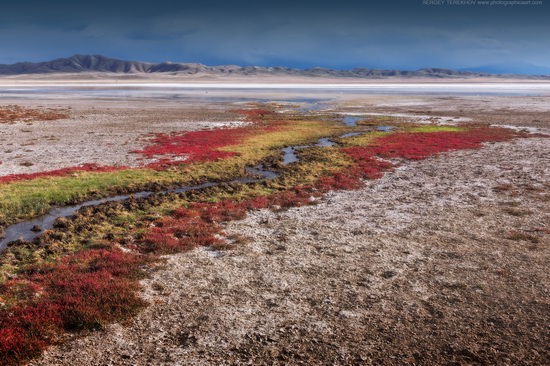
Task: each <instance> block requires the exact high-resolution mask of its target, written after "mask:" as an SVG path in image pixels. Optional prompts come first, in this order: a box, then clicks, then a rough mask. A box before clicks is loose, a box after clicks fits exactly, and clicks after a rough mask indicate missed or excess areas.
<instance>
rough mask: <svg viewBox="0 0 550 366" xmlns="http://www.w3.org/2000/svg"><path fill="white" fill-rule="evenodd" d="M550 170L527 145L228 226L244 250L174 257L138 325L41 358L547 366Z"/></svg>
mask: <svg viewBox="0 0 550 366" xmlns="http://www.w3.org/2000/svg"><path fill="white" fill-rule="evenodd" d="M549 167H550V144H549V143H548V140H546V139H525V140H518V141H513V142H509V143H501V144H492V145H487V146H485V147H484V148H483V149H481V150H472V151H459V152H453V153H449V154H447V155H446V156H441V157H437V158H432V159H428V160H424V161H420V162H415V163H406V164H404V165H403V166H402V167H401V168H399V169H397V170H396V171H395V172H394V173H390V174H387V175H386V176H385V177H384V178H382V179H380V180H377V181H373V182H370V183H369V184H368V185H367V186H366V187H365V188H364V189H361V190H359V191H351V192H337V193H333V194H330V195H329V196H328V197H327V198H326V199H325V200H324V201H323V202H322V203H320V204H319V205H317V206H313V207H302V208H297V209H291V210H289V211H287V212H283V213H273V212H269V211H259V212H256V213H254V214H251V215H250V216H249V218H247V219H246V220H244V221H241V222H233V223H231V224H230V225H228V227H227V232H228V233H239V234H241V235H246V236H248V237H250V240H251V241H250V243H249V244H247V245H244V246H242V247H239V248H238V249H236V250H234V251H228V252H223V253H220V252H212V251H208V250H204V249H201V250H195V251H193V252H191V253H186V254H181V255H176V256H172V257H169V258H168V259H167V263H166V265H165V266H162V267H160V268H158V270H157V271H156V272H154V273H153V274H152V277H151V279H149V280H146V281H144V282H143V286H144V292H143V296H144V297H145V298H147V299H148V300H149V301H151V303H152V305H151V306H150V307H149V308H147V309H146V310H145V311H144V312H143V313H141V314H140V315H139V316H138V317H136V318H135V319H132V320H130V321H129V322H128V323H127V324H115V325H112V326H109V328H108V329H107V330H106V331H103V332H97V333H92V334H89V335H88V336H86V337H83V338H79V339H74V340H73V341H71V342H69V343H67V344H65V345H62V346H59V347H54V348H52V349H51V350H49V351H47V352H46V354H45V355H44V356H43V357H42V358H41V359H40V360H38V361H36V362H34V363H33V365H74V364H89V365H148V364H156V365H188V364H189V365H210V364H411V363H417V364H477V363H480V364H487V363H489V364H534V365H535V364H538V365H540V364H545V363H547V362H548V360H549V359H550V349H549V347H548V344H550V330H549V328H548V324H549V322H550V293H549V292H548V289H549V286H550V275H549V273H548V264H549V260H550V235H549V234H548V229H549V227H548V223H549V222H550V185H549V182H550V180H549V178H550V169H549ZM544 230H546V231H544ZM514 234H515V236H514ZM514 239H515V240H514Z"/></svg>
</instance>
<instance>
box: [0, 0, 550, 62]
mask: <svg viewBox="0 0 550 366" xmlns="http://www.w3.org/2000/svg"><path fill="white" fill-rule="evenodd" d="M549 14H550V6H549V5H548V3H546V2H545V1H544V0H542V1H540V0H537V1H493V0H490V1H479V0H471V1H455V0H445V1H438V0H436V1H432V0H418V1H404V0H399V1H393V2H391V3H382V2H376V3H372V4H371V3H366V2H362V1H361V2H360V1H349V0H343V1H340V2H338V3H315V2H313V3H312V2H301V3H299V4H298V3H296V2H290V1H278V2H265V3H258V2H254V1H248V0H247V1H236V2H221V1H210V2H208V3H195V2H188V1H175V0H168V1H161V2H157V3H155V4H154V6H151V4H150V3H145V2H140V1H131V2H130V1H127V0H123V1H116V2H108V1H105V0H98V1H95V2H94V3H93V4H91V3H76V2H72V1H66V0H61V1H57V2H55V4H51V3H47V2H41V1H37V0H29V1H21V2H17V3H15V2H12V3H9V4H5V5H3V9H2V13H1V14H0V30H2V32H0V47H1V49H2V50H3V52H2V55H1V56H0V63H3V64H11V63H16V62H23V61H30V62H42V61H49V60H52V59H56V58H63V57H69V56H71V55H74V54H101V55H105V56H107V57H112V58H117V59H122V60H137V61H144V62H163V61H172V62H184V63H202V64H205V65H212V66H213V65H228V64H235V65H240V66H249V65H256V66H272V67H274V66H284V67H292V68H299V69H306V68H312V67H325V68H332V69H352V68H355V67H368V68H380V69H400V70H417V69H421V68H426V67H439V68H451V69H459V70H461V69H476V68H478V67H481V66H488V67H489V68H493V69H498V70H499V72H510V73H541V72H537V71H546V68H547V67H550V63H549V61H548V60H550V57H549V56H550V47H549V46H550V39H548V37H547V35H548V34H550V24H549V23H548V22H547V18H548V15H549ZM532 65H538V66H542V68H536V67H533V66H532ZM476 71H490V70H488V69H487V68H486V69H485V70H482V69H478V70H476ZM518 71H519V72H518ZM548 73H550V68H549V69H548Z"/></svg>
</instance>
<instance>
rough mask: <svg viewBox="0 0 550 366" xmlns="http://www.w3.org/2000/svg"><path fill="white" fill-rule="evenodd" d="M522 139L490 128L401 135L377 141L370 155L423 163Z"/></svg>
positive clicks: (392, 135) (511, 132)
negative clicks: (440, 155) (455, 152)
mask: <svg viewBox="0 0 550 366" xmlns="http://www.w3.org/2000/svg"><path fill="white" fill-rule="evenodd" d="M519 136H522V135H521V134H519V133H518V132H515V131H513V130H510V129H504V128H489V127H480V128H472V129H469V130H466V131H461V132H446V131H442V132H418V133H407V132H398V133H393V134H388V135H385V136H383V137H380V138H379V139H377V140H376V144H375V145H374V146H372V147H371V151H372V153H373V154H375V155H378V156H380V157H383V158H405V159H409V160H420V159H424V158H427V157H429V156H433V155H436V154H438V153H442V152H446V151H451V150H459V149H477V148H480V147H481V144H482V143H483V142H488V141H491V142H498V141H506V140H510V139H512V138H515V137H519ZM523 137H526V136H523Z"/></svg>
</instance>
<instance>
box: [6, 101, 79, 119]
mask: <svg viewBox="0 0 550 366" xmlns="http://www.w3.org/2000/svg"><path fill="white" fill-rule="evenodd" d="M62 118H69V115H68V114H67V112H66V111H65V110H56V109H47V110H39V109H32V108H23V107H20V106H17V105H8V106H5V107H0V123H13V122H30V121H53V120H56V119H62Z"/></svg>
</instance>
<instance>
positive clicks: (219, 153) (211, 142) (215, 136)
mask: <svg viewBox="0 0 550 366" xmlns="http://www.w3.org/2000/svg"><path fill="white" fill-rule="evenodd" d="M240 113H241V114H244V115H245V116H246V119H247V121H249V122H250V125H248V126H243V127H235V128H219V129H213V130H202V131H190V132H180V133H172V134H162V133H161V134H157V135H156V136H155V137H154V138H153V139H151V140H150V142H151V144H150V145H149V146H146V147H145V148H143V149H142V150H135V151H133V152H134V153H138V154H142V155H143V156H144V157H146V158H148V159H153V158H160V159H161V160H160V164H159V162H154V163H152V164H149V165H148V166H149V167H153V168H155V167H159V166H166V165H170V164H173V163H181V162H182V160H181V158H182V157H183V158H186V159H185V163H196V162H207V161H216V160H219V159H226V158H229V157H232V156H235V155H237V153H236V152H233V151H226V150H221V149H222V148H225V147H229V146H234V145H238V144H240V143H242V142H243V140H244V139H245V138H247V137H250V136H252V135H254V134H258V133H261V132H265V131H268V130H273V129H276V128H277V127H278V125H279V124H280V123H277V121H271V123H266V124H262V123H261V121H260V119H261V118H263V117H265V116H267V115H269V114H271V113H272V112H270V111H268V110H264V109H251V110H241V111H240ZM174 158H180V159H179V160H178V159H176V160H173V161H172V159H174Z"/></svg>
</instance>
